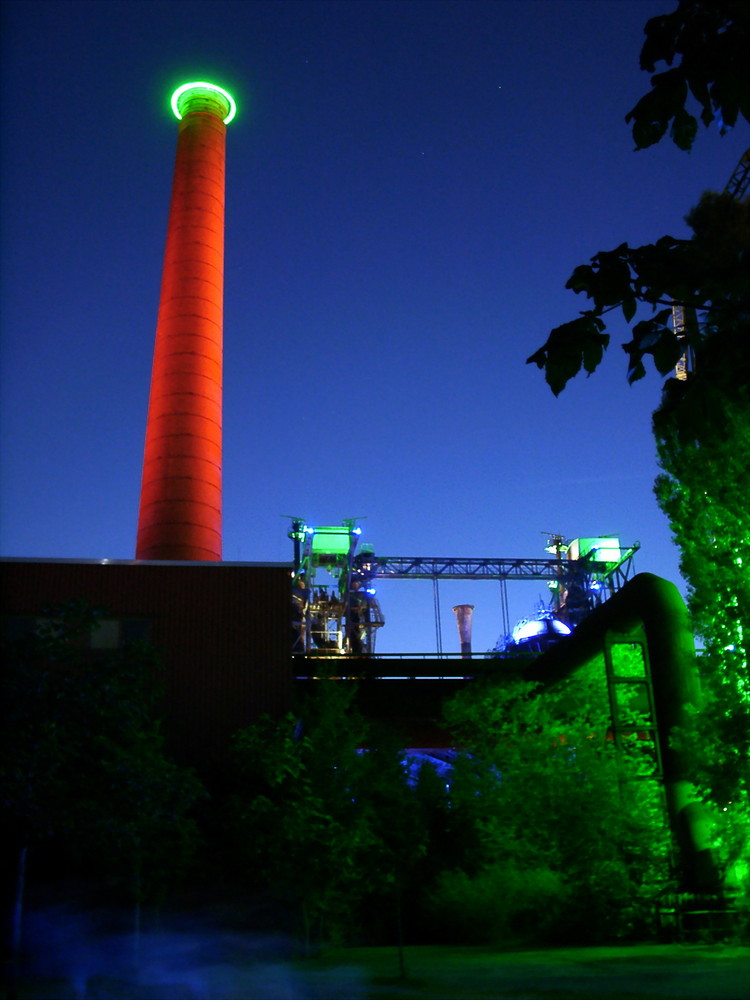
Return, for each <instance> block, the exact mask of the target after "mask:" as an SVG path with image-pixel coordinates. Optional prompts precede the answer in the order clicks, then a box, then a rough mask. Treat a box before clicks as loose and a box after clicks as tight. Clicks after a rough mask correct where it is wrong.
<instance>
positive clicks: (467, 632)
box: [453, 604, 474, 660]
mask: <svg viewBox="0 0 750 1000" xmlns="http://www.w3.org/2000/svg"><path fill="white" fill-rule="evenodd" d="M473 611H474V605H473V604H457V605H456V606H455V608H454V609H453V613H454V615H455V616H456V625H457V626H458V638H459V641H460V643H461V659H462V660H470V659H471V618H472V612H473Z"/></svg>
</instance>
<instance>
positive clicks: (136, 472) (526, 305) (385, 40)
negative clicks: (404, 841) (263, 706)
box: [0, 0, 747, 652]
mask: <svg viewBox="0 0 750 1000" xmlns="http://www.w3.org/2000/svg"><path fill="white" fill-rule="evenodd" d="M673 7H674V3H673V2H669V0H594V2H589V0H536V2H534V0H499V2H494V3H487V2H481V0H475V2H465V0H462V2H432V0H421V2H420V0H411V2H400V0H394V2H387V0H380V2H369V0H366V2H352V0H350V2H347V0H342V2H334V3H331V2H305V0H300V2H284V0H273V2H251V0H245V2H181V0H171V2H161V0H154V2H149V0H140V2H137V0H130V2H119V0H95V2H78V0H61V2H34V0H23V2H20V3H19V2H6V3H5V4H4V5H3V19H4V24H3V35H4V41H3V52H2V84H3V100H2V133H1V138H2V164H3V178H2V179H3V184H2V216H3V225H2V356H1V357H2V387H1V388H2V411H1V413H0V416H1V418H2V424H1V427H2V440H1V444H2V452H1V459H2V480H1V485H2V494H1V500H2V504H1V507H0V513H1V515H2V520H1V537H0V551H2V554H3V555H8V556H33V557H69V558H93V559H99V558H110V559H131V558H133V555H134V548H135V531H136V520H137V513H138V494H139V488H140V473H141V461H142V448H143V435H144V428H145V417H146V407H147V401H148V389H149V379H150V368H151V356H152V349H153V337H154V328H155V321H156V311H157V304H158V294H159V282H160V273H161V260H162V253H163V248H164V236H165V228H166V219H167V210H168V205H169V193H170V186H171V175H172V167H173V160H174V149H175V141H176V135H177V123H176V121H175V119H174V118H173V116H172V114H171V112H170V110H169V96H170V94H171V92H172V90H173V89H174V87H175V86H177V85H178V84H179V83H183V82H185V81H187V80H196V79H197V80H202V79H205V80H210V81H213V82H216V83H219V84H221V85H223V86H225V87H227V88H228V89H229V90H230V91H231V92H232V93H233V95H234V96H235V98H236V100H237V104H238V114H237V118H236V120H235V121H234V122H233V123H232V124H230V126H229V128H228V137H227V140H228V141H227V231H226V257H225V278H226V285H225V382H224V387H225V396H224V435H225V437H224V441H225V444H224V558H225V559H226V560H230V561H234V560H241V561H288V560H290V559H291V554H292V550H291V543H290V542H289V541H288V539H287V537H286V533H287V530H288V524H289V522H288V521H286V520H284V517H283V515H295V516H300V517H302V518H304V519H306V520H307V521H308V523H312V524H337V523H340V521H341V519H342V518H346V517H357V516H361V517H363V518H365V519H364V520H363V521H362V528H363V538H364V539H365V540H367V541H368V542H371V543H372V544H373V545H374V547H375V550H376V552H378V553H380V554H383V555H400V556H408V555H421V556H471V557H475V556H493V557H518V556H526V557H538V556H541V555H544V553H543V546H544V544H545V537H544V535H543V532H559V533H560V534H563V535H565V536H567V537H569V538H573V537H576V536H590V535H597V534H611V533H617V534H619V535H620V537H621V538H622V539H623V541H625V542H627V543H630V542H633V541H640V543H641V546H642V548H641V551H640V553H639V554H638V556H637V557H636V569H637V570H639V571H649V572H653V573H657V574H659V575H662V576H665V577H667V578H669V579H672V580H674V581H675V582H678V583H680V585H681V586H682V584H681V581H680V579H679V574H678V568H677V566H678V552H677V550H676V548H675V547H674V545H673V544H672V542H671V536H670V530H669V525H668V523H667V520H666V518H665V517H664V516H663V515H662V514H661V512H660V511H659V509H658V507H657V505H656V502H655V500H654V498H653V494H652V484H653V480H654V477H655V475H656V472H657V467H656V462H655V455H654V451H655V449H654V443H653V439H652V436H651V433H650V414H651V412H652V410H653V409H654V407H655V406H656V404H657V402H658V399H659V392H660V384H661V380H660V379H659V377H658V376H656V375H655V374H650V375H649V377H648V378H647V379H645V380H644V381H643V382H641V383H639V384H637V385H636V386H633V387H629V386H628V385H627V382H626V379H625V370H626V356H625V354H624V353H623V352H622V350H621V349H620V347H619V346H618V344H619V341H618V342H617V343H613V346H612V347H611V348H610V351H609V353H608V355H607V357H606V359H605V363H604V365H603V367H602V369H601V371H600V372H598V373H597V374H596V375H595V376H594V377H593V378H591V379H589V380H586V379H584V378H580V377H579V378H578V379H577V380H575V382H573V383H572V384H571V385H570V386H569V387H568V389H566V390H565V392H564V393H563V394H562V396H561V397H560V398H559V399H555V398H554V397H553V396H552V394H551V392H550V391H549V389H548V387H547V386H546V384H545V382H544V379H543V375H542V373H541V372H539V371H538V370H537V369H536V368H535V367H532V366H528V365H526V364H525V363H524V362H525V359H526V357H527V356H528V355H529V354H531V353H532V352H533V351H534V350H535V349H536V348H537V347H539V346H540V345H541V344H542V343H543V342H544V340H545V339H546V337H547V334H548V332H549V330H550V328H551V327H553V326H556V325H557V324H559V323H561V322H564V321H566V320H568V319H572V318H574V316H575V315H576V314H577V312H578V311H579V310H580V309H582V308H584V305H585V303H584V301H583V300H581V299H579V298H578V297H576V296H574V295H573V294H572V293H571V292H567V291H565V288H564V285H565V282H566V280H567V278H568V277H569V275H570V273H571V271H572V270H573V268H574V267H575V266H576V265H577V264H579V263H583V262H585V261H586V260H588V258H589V257H590V256H592V255H593V254H594V253H596V252H597V251H598V250H604V249H610V248H613V247H614V246H616V245H618V244H619V243H620V242H622V241H625V240H627V241H629V242H630V243H631V244H635V245H638V244H640V243H645V242H648V241H651V240H653V239H656V238H658V237H659V236H661V235H664V234H665V233H669V234H671V235H674V236H681V235H685V234H686V232H687V227H686V226H685V223H684V221H683V217H684V215H685V213H686V212H687V211H688V209H689V208H690V207H691V206H692V205H693V204H694V203H695V202H696V201H697V199H698V197H699V196H700V194H701V192H702V191H703V190H705V189H707V188H714V189H721V188H722V187H723V186H724V184H725V183H726V181H727V180H728V178H729V176H730V175H731V173H732V170H733V169H734V166H735V164H736V163H737V161H738V159H739V157H740V154H741V153H742V150H743V149H744V148H745V146H746V145H747V132H746V130H745V129H744V128H738V129H737V130H736V131H735V132H734V133H731V134H730V135H728V136H725V137H721V136H720V135H719V134H718V132H717V131H715V130H713V131H710V132H702V133H701V134H700V135H699V137H698V140H697V143H696V146H695V149H694V150H693V152H692V153H690V154H685V153H681V152H680V151H679V150H677V148H676V147H674V146H673V145H672V144H671V143H667V142H663V143H662V144H660V145H659V146H657V147H654V148H652V149H650V150H645V151H640V152H637V153H636V152H634V151H633V142H632V138H631V135H630V131H629V128H628V127H627V126H626V125H625V123H624V120H623V119H624V115H625V114H626V112H627V111H628V110H629V109H630V108H631V107H632V106H633V104H634V103H635V102H636V100H637V99H638V98H639V97H640V96H641V95H642V94H643V93H644V92H645V90H646V89H647V87H648V76H647V74H645V73H643V72H641V71H640V69H639V67H638V55H639V52H640V47H641V42H642V37H643V26H644V24H645V22H646V20H647V19H648V18H649V17H652V16H654V15H656V14H660V13H665V12H666V11H668V10H671V9H673ZM612 333H613V335H614V336H613V341H615V340H616V338H617V335H618V334H623V335H624V334H625V333H626V328H625V325H624V323H621V324H619V325H618V324H617V323H613V325H612ZM624 339H627V337H624ZM440 592H441V597H442V617H443V636H444V646H445V648H446V650H450V649H457V648H458V636H457V634H456V630H455V626H454V624H453V617H452V613H451V607H452V605H453V604H456V603H474V604H475V605H476V611H475V631H474V637H475V638H474V648H475V649H477V650H483V649H487V648H488V647H491V646H492V645H493V644H494V643H495V641H496V639H497V637H498V634H499V632H500V630H501V624H500V615H499V611H498V599H499V589H498V585H497V584H496V583H489V582H481V583H473V584H472V583H465V584H461V583H454V584H447V583H443V584H441V591H440ZM509 595H510V598H511V615H512V617H520V616H522V615H526V614H530V613H531V612H533V610H534V607H535V605H536V603H537V601H538V600H539V599H540V598H544V599H545V600H546V599H547V596H546V595H547V592H546V591H545V588H544V585H543V584H518V583H511V584H509ZM379 597H380V599H381V603H382V605H383V610H384V612H385V615H386V618H387V620H388V624H387V625H386V627H385V628H384V629H383V631H382V633H381V636H380V638H379V640H378V649H379V650H380V651H383V652H389V651H405V652H407V651H411V652H414V651H423V650H429V649H434V647H435V628H434V621H433V612H432V587H431V585H430V584H429V583H411V582H410V583H403V582H398V581H392V582H391V583H389V584H388V585H382V586H381V587H380V588H379Z"/></svg>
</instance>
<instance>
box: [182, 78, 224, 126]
mask: <svg viewBox="0 0 750 1000" xmlns="http://www.w3.org/2000/svg"><path fill="white" fill-rule="evenodd" d="M192 90H194V91H204V92H206V91H208V92H209V93H212V94H218V95H219V97H221V98H223V99H224V100H225V101H226V103H227V106H228V108H229V111H228V112H227V116H226V118H224V119H223V121H224V124H225V125H228V124H229V123H230V122H231V121H232V119H233V118H234V116H235V115H236V114H237V105H236V103H235V100H234V98H233V97H232V95H231V94H230V93H229V92H228V91H226V90H224V88H223V87H218V86H217V85H216V84H215V83H205V82H203V81H200V82H197V83H183V84H182V86H181V87H178V88H177V90H175V92H174V93H173V94H172V101H171V104H172V111H173V112H174V115H175V118H177V120H178V121H182V112H181V111H180V107H179V105H180V98H182V97H183V96H184V95H185V94H186V93H187V92H188V91H192Z"/></svg>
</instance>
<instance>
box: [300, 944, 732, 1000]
mask: <svg viewBox="0 0 750 1000" xmlns="http://www.w3.org/2000/svg"><path fill="white" fill-rule="evenodd" d="M406 965H407V974H408V978H407V979H406V981H403V982H401V981H399V980H398V956H397V953H396V950H395V948H394V949H386V948H363V949H351V948H348V949H340V950H335V951H330V952H328V953H326V954H325V955H324V956H322V957H321V958H318V959H314V960H312V962H311V963H309V964H306V965H303V966H300V967H299V968H300V973H301V975H302V978H303V979H304V981H305V982H306V983H307V984H308V985H309V986H310V987H312V992H313V995H314V996H315V997H316V998H317V997H321V998H322V997H324V996H329V997H334V996H335V997H341V998H342V1000H343V998H344V997H345V996H346V993H345V992H343V990H345V989H346V986H345V983H344V979H346V978H348V979H349V984H350V988H351V989H352V991H354V990H355V989H357V988H358V989H359V990H360V992H356V993H355V992H352V994H351V995H352V997H361V998H362V1000H371V998H372V1000H375V998H377V997H389V998H393V1000H492V998H498V1000H501V998H502V1000H553V998H559V1000H595V998H598V997H603V998H607V1000H633V998H634V997H639V998H642V1000H663V998H679V1000H750V948H739V947H730V946H720V945H710V946H709V945H706V946H701V945H640V946H631V947H610V948H565V949H552V950H545V951H525V952H523V951H522V952H511V953H502V952H496V951H492V950H491V949H489V948H440V947H414V948H407V949H406ZM337 976H338V977H339V978H340V979H341V982H340V985H341V988H342V992H339V991H338V989H337V986H338V984H337V982H336V979H337ZM326 982H327V983H328V986H327V987H326ZM326 988H328V989H329V990H331V992H329V993H328V994H326V992H325V989H326Z"/></svg>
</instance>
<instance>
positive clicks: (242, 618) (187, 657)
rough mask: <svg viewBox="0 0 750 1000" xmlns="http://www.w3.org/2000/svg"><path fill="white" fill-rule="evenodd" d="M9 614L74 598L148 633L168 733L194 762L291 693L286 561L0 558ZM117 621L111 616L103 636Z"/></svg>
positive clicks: (219, 749)
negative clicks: (157, 657) (159, 662)
mask: <svg viewBox="0 0 750 1000" xmlns="http://www.w3.org/2000/svg"><path fill="white" fill-rule="evenodd" d="M1 569H2V576H3V613H4V614H7V615H11V616H25V615H31V616H35V615H40V614H41V613H42V612H43V611H44V609H45V608H46V607H48V606H49V605H53V604H59V603H63V602H67V601H71V600H74V599H76V598H85V599H86V600H87V601H88V602H89V603H90V604H92V605H94V606H97V607H101V608H103V609H105V610H106V613H107V617H108V618H109V619H114V620H116V621H119V622H120V623H121V625H123V626H124V629H123V628H120V629H119V632H121V633H122V632H123V631H124V632H125V633H126V634H127V633H128V632H130V633H131V634H134V635H136V634H140V635H147V636H148V638H149V640H150V641H151V642H152V643H153V645H154V646H155V647H156V648H157V649H158V650H159V652H160V654H161V656H162V659H163V662H164V666H165V687H166V731H167V737H168V740H169V743H170V746H171V747H172V749H173V750H174V751H175V752H177V753H178V754H179V755H180V756H182V757H186V758H187V759H190V760H191V761H192V762H195V763H200V762H201V761H203V760H206V761H207V762H208V761H209V760H210V759H212V758H214V757H217V756H219V757H220V756H221V755H222V753H223V752H225V751H226V747H227V744H228V741H229V738H230V736H231V734H232V733H233V732H234V731H235V730H237V729H239V728H241V727H242V726H245V725H248V724H249V723H250V722H252V721H253V719H255V718H256V717H257V716H258V715H260V714H261V713H263V712H269V713H271V714H273V715H277V714H280V713H283V712H284V711H286V710H287V709H288V708H289V707H290V705H291V699H292V676H293V670H292V662H291V654H290V647H291V637H290V606H291V592H290V575H289V568H288V567H286V566H284V565H282V564H275V565H256V564H242V563H158V562H133V563H128V562H108V563H102V562H88V561H68V560H47V561H45V560H31V559H28V560H27V559H10V560H4V561H3V562H2V566H1ZM117 632H118V628H117V626H116V625H114V623H111V624H110V623H108V624H107V626H106V627H105V629H104V630H102V635H101V636H100V638H99V639H98V640H97V639H95V642H96V641H99V642H101V643H104V644H106V641H107V635H108V634H112V635H116V634H117Z"/></svg>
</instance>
